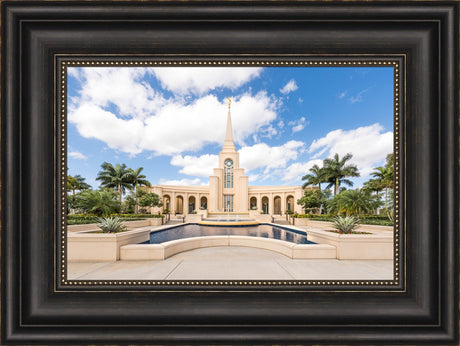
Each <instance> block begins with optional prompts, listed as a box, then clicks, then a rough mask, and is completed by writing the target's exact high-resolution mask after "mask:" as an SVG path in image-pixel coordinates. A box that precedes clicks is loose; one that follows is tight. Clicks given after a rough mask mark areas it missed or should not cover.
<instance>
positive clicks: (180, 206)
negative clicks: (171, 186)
mask: <svg viewBox="0 0 460 346" xmlns="http://www.w3.org/2000/svg"><path fill="white" fill-rule="evenodd" d="M175 212H176V214H183V213H184V198H183V197H182V196H176V211H175Z"/></svg>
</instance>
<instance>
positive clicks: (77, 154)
mask: <svg viewBox="0 0 460 346" xmlns="http://www.w3.org/2000/svg"><path fill="white" fill-rule="evenodd" d="M67 155H68V156H69V157H71V158H72V159H77V160H86V159H87V156H86V155H83V154H82V153H80V152H79V151H70V152H69V153H68V154H67Z"/></svg>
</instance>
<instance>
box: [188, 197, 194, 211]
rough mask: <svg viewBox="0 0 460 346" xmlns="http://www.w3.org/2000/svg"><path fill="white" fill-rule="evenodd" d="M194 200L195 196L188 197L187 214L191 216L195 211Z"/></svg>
mask: <svg viewBox="0 0 460 346" xmlns="http://www.w3.org/2000/svg"><path fill="white" fill-rule="evenodd" d="M195 205H196V198H195V196H190V197H189V198H188V213H189V214H191V213H192V212H193V211H194V210H195Z"/></svg>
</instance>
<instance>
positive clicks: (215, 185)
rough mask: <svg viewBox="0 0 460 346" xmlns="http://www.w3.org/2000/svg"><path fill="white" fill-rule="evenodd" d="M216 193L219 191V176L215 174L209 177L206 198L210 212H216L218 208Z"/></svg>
mask: <svg viewBox="0 0 460 346" xmlns="http://www.w3.org/2000/svg"><path fill="white" fill-rule="evenodd" d="M218 193H219V178H218V177H217V176H214V175H212V176H210V177H209V198H208V210H209V211H210V212H216V211H217V208H218V205H219V204H218Z"/></svg>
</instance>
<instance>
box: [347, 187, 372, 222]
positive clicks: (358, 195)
mask: <svg viewBox="0 0 460 346" xmlns="http://www.w3.org/2000/svg"><path fill="white" fill-rule="evenodd" d="M340 195H341V199H340V204H341V207H342V208H343V210H345V211H346V212H347V214H350V215H356V216H357V217H358V218H359V214H360V213H364V212H368V211H370V210H372V208H373V206H374V199H373V198H372V195H371V194H370V193H369V192H366V191H363V190H360V189H356V190H346V191H344V192H342V193H341V194H340Z"/></svg>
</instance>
